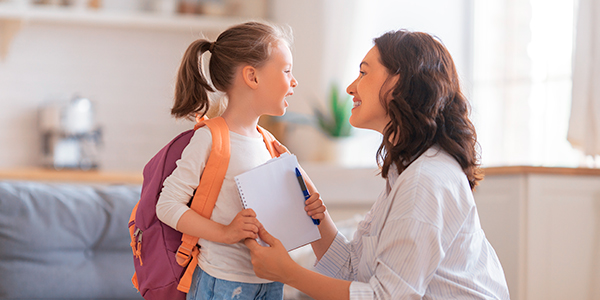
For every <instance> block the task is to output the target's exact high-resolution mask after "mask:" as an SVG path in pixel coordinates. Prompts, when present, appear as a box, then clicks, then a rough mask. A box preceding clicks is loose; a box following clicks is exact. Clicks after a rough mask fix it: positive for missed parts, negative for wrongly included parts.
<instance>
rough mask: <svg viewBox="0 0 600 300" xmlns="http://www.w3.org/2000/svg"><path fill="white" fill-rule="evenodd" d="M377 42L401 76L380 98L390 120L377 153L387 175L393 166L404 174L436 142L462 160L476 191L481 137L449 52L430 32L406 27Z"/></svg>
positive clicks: (388, 63)
mask: <svg viewBox="0 0 600 300" xmlns="http://www.w3.org/2000/svg"><path fill="white" fill-rule="evenodd" d="M374 41H375V46H376V47H377V49H378V50H379V53H380V55H381V63H382V64H383V65H384V66H385V67H386V68H387V70H388V72H389V73H390V75H399V79H398V82H397V83H396V85H395V86H394V87H393V89H391V90H390V91H388V92H387V94H386V95H384V94H382V95H381V97H380V99H382V100H381V101H382V104H383V106H384V107H385V108H386V111H387V114H388V115H389V117H390V119H391V121H390V122H389V123H388V124H387V126H386V127H385V129H384V132H383V142H382V143H381V146H380V147H379V150H378V151H377V161H378V164H379V165H380V167H381V174H382V176H383V177H384V178H387V175H388V172H389V170H390V167H391V166H392V164H393V165H395V166H396V167H397V168H398V172H399V173H402V171H404V170H405V169H406V168H407V167H408V165H410V164H411V163H412V161H413V160H414V159H416V158H417V157H419V156H420V155H421V154H423V152H425V151H426V150H427V149H428V148H429V147H431V146H433V145H435V144H437V145H439V146H440V147H441V148H442V149H444V150H445V151H446V152H448V154H450V155H451V156H452V157H454V158H455V159H456V160H457V161H458V163H459V164H460V166H461V167H462V169H463V171H464V172H465V174H466V175H467V178H468V180H469V185H470V186H471V189H474V188H475V186H477V184H478V181H480V180H481V179H483V174H482V172H481V169H480V167H479V156H478V153H477V148H478V144H477V135H476V133H475V127H474V126H473V123H471V121H470V120H469V111H470V106H469V103H468V101H467V99H466V98H465V96H464V95H463V93H462V92H461V88H460V83H459V79H458V73H457V72H456V67H455V66H454V62H453V60H452V57H451V56H450V53H449V52H448V50H447V49H446V48H445V47H444V45H442V43H441V42H440V41H438V40H436V39H435V38H433V37H432V36H431V35H429V34H426V33H422V32H410V31H406V30H399V31H391V32H387V33H385V34H383V35H382V36H380V37H378V38H376V39H374ZM391 77H392V76H390V78H388V80H389V79H391ZM384 86H385V84H384ZM390 92H391V95H390V94H389V93H390ZM382 93H383V91H382ZM384 99H391V100H388V101H385V100H384Z"/></svg>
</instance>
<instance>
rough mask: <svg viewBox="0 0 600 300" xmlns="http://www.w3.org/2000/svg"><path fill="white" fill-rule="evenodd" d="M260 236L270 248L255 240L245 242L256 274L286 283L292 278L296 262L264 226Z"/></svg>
mask: <svg viewBox="0 0 600 300" xmlns="http://www.w3.org/2000/svg"><path fill="white" fill-rule="evenodd" d="M259 236H260V239H261V240H262V241H263V242H265V243H267V244H269V245H270V247H263V246H261V245H259V244H258V243H257V242H256V240H254V239H247V240H246V241H245V242H244V243H245V244H246V246H247V247H248V249H250V255H251V256H252V266H253V267H254V273H255V274H256V276H258V277H260V278H264V279H267V280H273V281H279V282H282V283H286V281H287V280H288V279H290V278H291V277H290V276H289V274H292V273H293V268H294V266H295V265H297V264H296V262H294V261H293V260H292V258H291V257H290V255H289V254H288V252H287V251H286V250H285V247H284V246H283V244H282V243H281V242H280V241H279V240H278V239H276V238H275V237H273V236H272V235H271V234H270V233H268V232H267V230H265V228H264V227H262V226H261V228H260V230H259ZM290 272H292V273H290Z"/></svg>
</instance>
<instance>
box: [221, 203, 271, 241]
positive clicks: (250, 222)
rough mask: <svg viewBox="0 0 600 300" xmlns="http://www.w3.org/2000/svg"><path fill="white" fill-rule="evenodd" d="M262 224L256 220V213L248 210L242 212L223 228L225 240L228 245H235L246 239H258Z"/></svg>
mask: <svg viewBox="0 0 600 300" xmlns="http://www.w3.org/2000/svg"><path fill="white" fill-rule="evenodd" d="M260 227H261V224H260V222H258V220H257V219H256V213H255V212H254V211H253V210H252V209H250V208H248V209H244V210H242V211H240V212H239V213H238V214H237V215H236V216H235V218H233V221H231V223H230V224H229V225H227V226H225V227H223V231H224V232H223V240H222V241H221V242H223V243H226V244H235V243H237V242H239V241H242V240H244V239H256V238H257V237H258V229H259V228H260Z"/></svg>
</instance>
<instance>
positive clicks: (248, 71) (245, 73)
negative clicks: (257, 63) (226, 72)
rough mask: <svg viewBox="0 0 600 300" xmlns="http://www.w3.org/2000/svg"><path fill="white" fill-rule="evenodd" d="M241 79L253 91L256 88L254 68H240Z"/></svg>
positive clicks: (256, 81)
mask: <svg viewBox="0 0 600 300" xmlns="http://www.w3.org/2000/svg"><path fill="white" fill-rule="evenodd" d="M242 77H243V78H244V82H245V83H246V84H247V85H248V86H249V87H250V88H251V89H253V90H255V89H257V88H258V74H257V71H256V68H254V67H252V66H245V67H243V68H242Z"/></svg>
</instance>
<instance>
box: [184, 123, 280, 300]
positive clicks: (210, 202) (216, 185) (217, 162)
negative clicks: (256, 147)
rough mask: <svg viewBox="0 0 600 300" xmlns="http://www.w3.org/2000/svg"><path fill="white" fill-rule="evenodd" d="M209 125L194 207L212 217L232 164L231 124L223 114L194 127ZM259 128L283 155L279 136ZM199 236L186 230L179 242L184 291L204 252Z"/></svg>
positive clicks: (273, 154)
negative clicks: (207, 152)
mask: <svg viewBox="0 0 600 300" xmlns="http://www.w3.org/2000/svg"><path fill="white" fill-rule="evenodd" d="M205 125H206V126H208V128H209V129H210V132H211V135H212V146H211V149H210V155H209V157H208V161H207V162H206V166H205V167H204V171H203V172H202V178H200V184H199V185H198V189H196V192H195V194H194V198H193V199H192V204H191V206H190V208H191V209H193V210H194V211H195V212H197V213H198V214H200V215H201V216H203V217H205V218H207V219H210V217H211V215H212V211H213V208H214V206H215V203H216V202H217V198H218V196H219V192H220V191H221V186H222V184H223V180H224V179H225V173H226V172H227V168H228V167H229V157H230V155H231V149H230V143H229V127H228V126H227V123H226V122H225V119H223V118H222V117H217V118H214V119H203V120H200V122H199V123H198V124H196V126H195V127H194V129H198V128H200V127H202V126H205ZM257 130H258V132H260V134H261V135H262V136H263V140H264V142H265V146H266V147H267V149H268V150H269V153H270V154H271V157H277V156H279V152H277V150H275V146H274V145H273V143H274V142H275V141H276V139H275V137H274V136H273V135H272V134H271V133H270V132H269V131H267V130H265V129H264V128H262V127H260V126H257ZM198 240H199V239H198V238H197V237H193V236H190V235H187V234H183V235H182V237H181V246H179V249H178V250H177V254H176V258H177V262H178V263H179V264H180V265H181V266H186V265H187V269H186V270H185V273H184V274H183V276H182V277H181V279H180V281H179V286H178V287H177V289H178V290H180V291H182V292H184V293H187V292H188V291H189V289H190V286H191V284H192V276H193V274H194V270H195V269H196V267H197V265H198V255H199V254H200V250H199V249H198V247H197V245H198Z"/></svg>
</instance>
